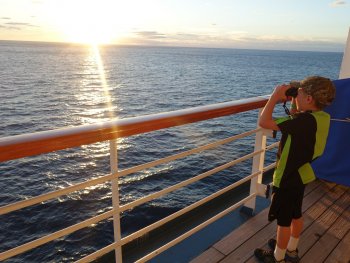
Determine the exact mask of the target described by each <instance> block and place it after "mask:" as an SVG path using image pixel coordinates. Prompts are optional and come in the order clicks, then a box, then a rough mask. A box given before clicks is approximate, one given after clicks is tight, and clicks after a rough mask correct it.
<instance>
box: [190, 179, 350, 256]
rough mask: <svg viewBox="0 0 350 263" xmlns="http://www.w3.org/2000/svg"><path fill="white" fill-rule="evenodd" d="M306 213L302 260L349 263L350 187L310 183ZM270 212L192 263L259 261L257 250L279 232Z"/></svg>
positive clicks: (304, 208)
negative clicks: (268, 215)
mask: <svg viewBox="0 0 350 263" xmlns="http://www.w3.org/2000/svg"><path fill="white" fill-rule="evenodd" d="M303 212H304V230H303V233H302V236H301V239H300V242H299V256H300V257H301V262H304V263H310V262H312V263H319V262H326V263H333V262H342V263H350V188H349V187H345V186H341V185H336V184H334V183H328V182H324V181H315V182H313V183H311V184H309V185H308V186H307V188H306V191H305V198H304V203H303ZM267 213H268V209H265V210H263V211H262V212H261V213H259V214H257V215H256V216H254V217H252V218H251V219H249V220H248V221H247V222H246V223H244V224H243V225H241V226H240V227H239V228H238V229H236V230H234V231H233V232H231V233H230V234H229V235H227V236H226V237H224V238H223V239H221V240H220V241H219V242H217V243H216V244H214V245H213V246H212V247H210V248H208V249H207V250H206V251H205V252H204V253H203V254H201V255H199V256H198V257H197V258H195V259H194V260H192V261H191V262H192V263H214V262H221V263H226V262H227V263H228V262H230V263H240V262H253V263H254V262H259V261H258V260H257V259H256V258H255V257H254V255H253V251H254V249H255V248H257V247H265V248H267V245H266V243H267V241H268V239H270V238H272V237H275V234H276V221H274V222H272V223H269V222H268V221H267Z"/></svg>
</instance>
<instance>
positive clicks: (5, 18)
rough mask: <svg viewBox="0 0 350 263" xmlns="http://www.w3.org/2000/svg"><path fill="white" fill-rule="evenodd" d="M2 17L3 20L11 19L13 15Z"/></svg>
mask: <svg viewBox="0 0 350 263" xmlns="http://www.w3.org/2000/svg"><path fill="white" fill-rule="evenodd" d="M1 19H3V20H11V17H6V16H3V17H1Z"/></svg>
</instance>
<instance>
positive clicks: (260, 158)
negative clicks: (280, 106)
mask: <svg viewBox="0 0 350 263" xmlns="http://www.w3.org/2000/svg"><path fill="white" fill-rule="evenodd" d="M261 112H262V108H261V109H259V113H258V120H257V127H259V124H258V123H259V118H260V115H261ZM255 136H256V137H255V145H254V151H261V152H260V154H258V155H255V156H254V157H253V164H252V173H256V172H260V174H259V175H258V176H257V177H254V178H252V179H251V181H250V191H249V195H253V194H256V195H257V188H256V186H257V184H259V183H260V184H261V183H262V177H263V170H264V160H265V152H266V135H265V134H264V132H263V130H259V131H258V132H257V133H256V135H255ZM255 206H256V198H252V199H250V200H249V201H248V202H247V203H245V205H244V207H242V211H243V212H245V213H247V214H249V215H253V213H254V211H255Z"/></svg>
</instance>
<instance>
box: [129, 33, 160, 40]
mask: <svg viewBox="0 0 350 263" xmlns="http://www.w3.org/2000/svg"><path fill="white" fill-rule="evenodd" d="M134 34H136V35H137V36H139V37H141V38H145V39H149V40H152V39H163V38H166V36H165V35H164V34H161V33H158V32H157V31H137V32H134Z"/></svg>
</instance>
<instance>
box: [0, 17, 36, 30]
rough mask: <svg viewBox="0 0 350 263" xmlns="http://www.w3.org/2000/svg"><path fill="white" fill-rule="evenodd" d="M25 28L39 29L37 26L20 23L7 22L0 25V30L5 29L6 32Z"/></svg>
mask: <svg viewBox="0 0 350 263" xmlns="http://www.w3.org/2000/svg"><path fill="white" fill-rule="evenodd" d="M2 19H4V18H2ZM8 19H10V18H8ZM25 27H39V26H37V25H33V24H30V23H21V22H7V23H4V24H2V25H0V28H3V29H7V30H22V29H23V28H25Z"/></svg>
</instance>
